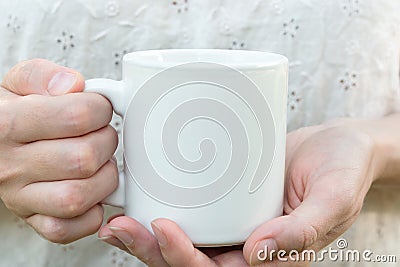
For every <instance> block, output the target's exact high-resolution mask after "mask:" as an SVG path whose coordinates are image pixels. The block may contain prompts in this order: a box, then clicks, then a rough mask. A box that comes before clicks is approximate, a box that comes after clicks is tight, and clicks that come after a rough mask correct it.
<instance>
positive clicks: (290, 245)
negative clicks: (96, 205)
mask: <svg viewBox="0 0 400 267" xmlns="http://www.w3.org/2000/svg"><path fill="white" fill-rule="evenodd" d="M364 126H368V123H366V122H361V121H360V122H359V121H355V120H339V121H336V122H332V123H329V124H325V125H321V126H315V127H307V128H302V129H299V130H297V131H294V132H292V133H290V134H289V135H288V136H287V153H286V191H285V192H286V194H285V204H284V215H283V216H281V217H278V218H275V219H272V220H270V221H268V222H265V223H264V224H263V225H260V226H259V227H258V228H257V229H256V230H255V231H254V232H253V233H252V234H251V235H250V236H249V238H248V239H247V241H246V243H245V245H244V247H243V249H242V250H241V248H239V250H237V249H238V248H237V247H234V248H231V249H229V248H218V249H207V250H203V252H202V251H201V250H199V249H196V248H195V247H194V246H193V245H192V243H191V242H190V240H189V238H188V237H187V236H186V235H185V233H184V232H183V231H182V230H181V229H180V228H179V227H178V226H177V225H176V224H175V223H173V222H171V221H169V220H166V219H158V220H155V221H154V222H153V223H152V228H153V231H154V233H155V237H154V236H153V235H152V234H151V233H150V232H149V231H147V230H146V229H145V228H144V227H143V226H142V225H140V224H139V223H138V222H136V221H135V220H133V219H130V218H128V217H117V218H112V219H111V220H110V221H109V223H108V224H107V225H105V226H103V227H102V228H101V230H100V232H99V237H100V238H101V239H103V240H104V241H105V242H108V243H110V244H112V245H115V246H117V247H119V248H121V249H124V250H126V251H128V252H130V253H131V254H133V255H135V256H137V257H138V258H139V259H141V260H142V261H143V262H145V263H146V264H148V265H149V266H246V265H248V264H251V265H257V264H263V261H260V260H258V258H257V254H259V253H258V251H260V250H264V249H265V247H267V248H268V250H269V251H271V250H276V251H278V250H284V251H286V252H289V251H290V250H297V251H299V252H300V251H303V250H305V249H313V250H315V251H318V250H320V249H322V248H323V247H325V246H326V245H328V244H329V243H331V242H332V241H333V240H334V239H335V238H337V237H339V236H340V235H341V234H342V233H343V232H344V231H345V230H346V229H348V228H349V227H350V225H351V224H352V223H353V222H354V220H355V219H356V217H357V215H358V214H359V212H360V210H361V207H362V204H363V200H364V197H365V195H366V193H367V191H368V189H369V188H370V186H371V184H372V182H373V179H374V178H376V177H378V176H379V175H380V174H381V173H380V170H381V169H382V166H383V162H382V158H381V157H379V156H377V155H378V153H377V147H376V142H375V141H374V139H373V138H372V137H371V136H370V135H369V134H367V133H366V132H367V131H364V129H366V128H367V127H364ZM260 212H262V211H260ZM271 260H272V262H271ZM266 265H267V266H281V265H282V266H303V265H307V262H302V263H300V262H290V261H289V262H283V261H279V260H278V258H277V257H276V253H275V255H274V257H273V258H272V259H268V262H267V264H266Z"/></svg>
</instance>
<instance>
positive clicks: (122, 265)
mask: <svg viewBox="0 0 400 267" xmlns="http://www.w3.org/2000/svg"><path fill="white" fill-rule="evenodd" d="M110 256H111V264H112V265H113V266H115V267H128V266H130V264H131V263H130V262H129V257H131V256H129V255H128V254H127V253H126V252H124V251H122V250H119V249H116V248H113V249H112V250H111V251H110Z"/></svg>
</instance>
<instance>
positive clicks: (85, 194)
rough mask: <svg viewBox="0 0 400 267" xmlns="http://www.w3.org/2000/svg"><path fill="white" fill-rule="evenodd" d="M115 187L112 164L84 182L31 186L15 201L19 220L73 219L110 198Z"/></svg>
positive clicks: (115, 173)
mask: <svg viewBox="0 0 400 267" xmlns="http://www.w3.org/2000/svg"><path fill="white" fill-rule="evenodd" d="M117 186H118V170H117V166H116V164H115V162H112V161H108V162H107V163H106V164H105V165H104V166H103V167H102V168H101V169H100V170H99V171H98V172H97V173H96V174H95V175H93V176H92V177H90V178H87V179H75V180H63V181H55V182H39V183H32V184H30V185H27V186H25V187H24V188H22V189H21V190H20V191H18V193H17V194H16V195H15V197H14V202H15V203H16V205H18V206H19V207H23V210H20V211H19V212H20V214H19V215H21V216H29V215H31V214H32V213H39V214H43V215H47V216H52V217H57V218H73V217H76V216H79V215H81V214H84V213H85V212H86V211H87V210H89V209H91V208H92V207H93V206H95V205H96V204H97V203H99V202H100V201H101V200H103V199H104V198H106V197H107V196H108V195H110V194H111V193H112V192H113V191H114V190H115V189H116V187H117Z"/></svg>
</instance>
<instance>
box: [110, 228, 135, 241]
mask: <svg viewBox="0 0 400 267" xmlns="http://www.w3.org/2000/svg"><path fill="white" fill-rule="evenodd" d="M108 229H110V230H111V232H112V233H113V234H114V235H115V237H116V238H118V239H119V240H121V241H122V243H124V245H125V246H130V245H132V244H133V237H132V236H131V234H130V233H128V232H127V231H126V230H125V229H123V228H119V227H115V226H108Z"/></svg>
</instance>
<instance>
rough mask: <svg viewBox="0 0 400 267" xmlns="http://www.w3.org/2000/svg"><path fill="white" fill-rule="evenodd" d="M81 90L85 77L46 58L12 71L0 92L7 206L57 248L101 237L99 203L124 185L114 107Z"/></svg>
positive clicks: (1, 190)
mask: <svg viewBox="0 0 400 267" xmlns="http://www.w3.org/2000/svg"><path fill="white" fill-rule="evenodd" d="M83 88H84V79H83V77H82V75H80V74H79V73H77V72H76V71H74V70H71V69H68V68H65V67H61V66H58V65H56V64H54V63H51V62H49V61H46V60H41V59H36V60H30V61H25V62H21V63H19V64H18V65H16V66H15V67H13V68H12V69H11V70H10V71H9V72H8V73H7V74H6V76H5V77H4V80H3V81H2V83H1V88H0V114H1V115H0V197H1V200H2V201H3V202H4V204H5V205H6V206H7V208H9V209H10V210H11V211H13V212H14V213H15V214H16V215H17V216H19V217H21V218H23V219H24V220H26V222H27V223H29V224H30V225H31V226H32V227H33V228H34V229H35V230H36V231H37V232H38V233H39V234H41V235H42V236H43V237H44V238H46V239H48V240H50V241H53V242H57V243H68V242H71V241H74V240H76V239H79V238H81V237H84V236H87V235H90V234H92V233H95V232H96V231H97V230H98V229H99V227H100V225H101V223H102V219H103V209H102V206H101V205H99V204H98V203H99V202H100V201H101V200H102V199H104V198H105V197H106V196H107V195H109V194H110V193H111V192H112V191H113V190H114V189H115V188H116V186H117V184H118V178H117V177H118V176H117V168H116V164H115V162H114V161H112V160H110V159H111V157H112V155H113V153H114V151H115V149H116V147H117V134H116V132H115V131H114V129H113V128H112V127H111V126H108V124H109V122H110V120H111V116H112V107H111V105H110V103H109V102H108V101H107V100H106V99H105V98H104V97H102V96H100V95H97V94H89V93H78V92H80V91H82V90H83ZM67 93H73V94H67Z"/></svg>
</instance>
